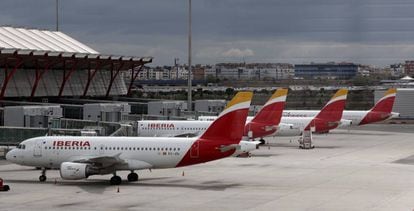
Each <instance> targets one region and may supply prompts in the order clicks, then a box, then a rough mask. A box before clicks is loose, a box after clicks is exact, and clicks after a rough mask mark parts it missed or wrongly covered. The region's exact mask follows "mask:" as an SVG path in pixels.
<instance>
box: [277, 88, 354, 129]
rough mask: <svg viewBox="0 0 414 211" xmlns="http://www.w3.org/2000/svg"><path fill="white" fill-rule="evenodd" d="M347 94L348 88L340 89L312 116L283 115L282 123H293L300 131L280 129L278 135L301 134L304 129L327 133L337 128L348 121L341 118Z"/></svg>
mask: <svg viewBox="0 0 414 211" xmlns="http://www.w3.org/2000/svg"><path fill="white" fill-rule="evenodd" d="M347 94H348V90H346V89H339V90H338V91H337V92H336V93H335V95H334V96H333V97H332V98H331V99H330V100H329V101H328V103H326V105H325V106H324V107H323V108H322V109H321V110H320V111H316V112H315V114H314V115H312V116H310V117H282V120H281V121H282V123H286V124H293V125H294V128H297V129H298V131H296V133H295V134H292V133H291V131H288V132H286V131H283V130H280V131H278V132H277V133H276V135H279V136H292V135H293V136H296V135H301V134H302V132H303V131H304V130H310V131H312V132H316V133H325V132H328V131H329V130H332V129H335V128H337V127H338V126H340V125H341V124H345V123H346V122H341V119H342V112H343V110H344V108H345V103H346V97H347Z"/></svg>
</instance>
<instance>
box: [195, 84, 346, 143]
mask: <svg viewBox="0 0 414 211" xmlns="http://www.w3.org/2000/svg"><path fill="white" fill-rule="evenodd" d="M347 94H348V90H346V89H340V90H338V91H337V92H336V94H335V95H334V96H333V97H332V98H331V100H330V101H329V102H328V103H327V104H326V105H325V106H324V107H323V108H322V110H321V111H317V112H316V113H315V114H314V115H312V116H310V117H282V119H281V122H280V124H279V125H289V127H279V128H278V130H277V131H276V132H275V133H273V134H271V136H300V135H302V133H303V131H304V130H311V131H312V132H317V133H325V132H328V131H329V130H332V129H335V128H337V127H338V126H340V125H344V124H351V121H350V120H345V121H343V120H342V121H341V117H342V112H343V110H344V108H345V101H346V97H347ZM214 118H215V117H214V116H205V117H201V119H204V120H212V119H214ZM251 118H252V117H247V121H249V119H251Z"/></svg>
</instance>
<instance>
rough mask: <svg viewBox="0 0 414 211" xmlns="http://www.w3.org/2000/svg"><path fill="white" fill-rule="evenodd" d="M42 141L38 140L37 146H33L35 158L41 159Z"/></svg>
mask: <svg viewBox="0 0 414 211" xmlns="http://www.w3.org/2000/svg"><path fill="white" fill-rule="evenodd" d="M42 142H43V141H42V140H37V141H36V143H35V145H34V146H33V156H35V157H41V156H42V148H43V147H42V145H43V143H42Z"/></svg>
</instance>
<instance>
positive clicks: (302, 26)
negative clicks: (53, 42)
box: [0, 0, 414, 66]
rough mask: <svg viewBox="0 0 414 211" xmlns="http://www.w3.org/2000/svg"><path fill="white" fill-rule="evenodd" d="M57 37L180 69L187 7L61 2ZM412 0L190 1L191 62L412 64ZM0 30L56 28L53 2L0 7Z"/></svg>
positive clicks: (21, 1)
mask: <svg viewBox="0 0 414 211" xmlns="http://www.w3.org/2000/svg"><path fill="white" fill-rule="evenodd" d="M59 10H60V30H61V31H63V32H64V33H66V34H68V35H70V36H72V37H74V38H75V39H78V40H79V41H81V42H83V43H86V44H87V45H89V46H91V47H92V48H94V49H95V50H97V51H99V52H100V53H103V54H117V55H126V56H127V55H129V56H153V57H154V62H153V63H154V65H172V64H173V61H174V58H175V57H177V58H179V59H180V63H187V15H188V14H187V10H188V0H60V8H59ZM413 11H414V1H413V0H193V63H194V64H195V63H199V64H214V63H218V62H241V61H246V62H289V63H293V64H298V63H309V62H312V61H313V62H326V61H336V62H340V61H350V62H357V63H364V64H374V65H379V66H384V65H387V64H391V63H396V62H403V61H404V60H406V59H414V31H413V30H414V12H413ZM0 25H12V26H23V27H29V28H41V29H54V28H55V0H1V1H0Z"/></svg>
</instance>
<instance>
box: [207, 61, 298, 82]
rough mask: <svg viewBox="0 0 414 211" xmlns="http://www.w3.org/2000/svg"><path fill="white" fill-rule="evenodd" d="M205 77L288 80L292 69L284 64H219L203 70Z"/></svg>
mask: <svg viewBox="0 0 414 211" xmlns="http://www.w3.org/2000/svg"><path fill="white" fill-rule="evenodd" d="M205 77H206V78H209V77H215V78H219V79H229V80H266V79H289V78H293V77H294V68H293V65H291V64H284V63H250V64H246V63H219V64H216V65H214V66H211V67H206V68H205Z"/></svg>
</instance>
